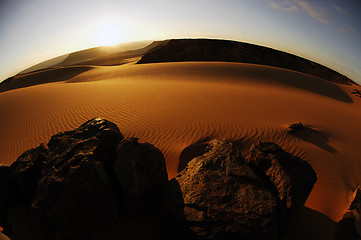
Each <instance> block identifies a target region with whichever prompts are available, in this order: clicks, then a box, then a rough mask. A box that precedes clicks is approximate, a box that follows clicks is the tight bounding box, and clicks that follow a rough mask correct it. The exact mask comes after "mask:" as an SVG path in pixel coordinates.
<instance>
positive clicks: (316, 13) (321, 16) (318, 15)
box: [295, 0, 331, 24]
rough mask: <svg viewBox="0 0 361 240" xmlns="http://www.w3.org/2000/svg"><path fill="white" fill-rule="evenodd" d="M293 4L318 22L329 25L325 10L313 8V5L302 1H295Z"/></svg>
mask: <svg viewBox="0 0 361 240" xmlns="http://www.w3.org/2000/svg"><path fill="white" fill-rule="evenodd" d="M295 3H296V4H298V5H299V6H300V7H301V8H303V9H304V10H305V11H306V12H307V13H308V15H310V16H311V17H313V18H315V19H317V20H318V21H320V22H322V23H326V24H329V23H331V21H330V18H329V14H328V12H327V11H326V10H325V9H322V8H319V7H317V6H314V5H313V4H311V3H309V2H306V1H303V0H295Z"/></svg>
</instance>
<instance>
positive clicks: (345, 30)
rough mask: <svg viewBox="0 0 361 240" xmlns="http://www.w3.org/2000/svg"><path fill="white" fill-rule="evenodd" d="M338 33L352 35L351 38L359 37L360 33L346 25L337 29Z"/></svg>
mask: <svg viewBox="0 0 361 240" xmlns="http://www.w3.org/2000/svg"><path fill="white" fill-rule="evenodd" d="M338 30H339V31H340V32H343V33H346V34H349V35H353V36H361V32H359V31H358V30H357V29H355V28H354V27H352V26H351V25H346V26H345V27H341V28H339V29H338Z"/></svg>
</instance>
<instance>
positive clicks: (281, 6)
mask: <svg viewBox="0 0 361 240" xmlns="http://www.w3.org/2000/svg"><path fill="white" fill-rule="evenodd" d="M269 6H270V7H271V8H273V9H278V10H282V11H287V12H296V11H298V7H297V6H296V5H294V4H292V3H290V2H289V1H288V0H284V1H280V2H275V1H273V0H271V1H269Z"/></svg>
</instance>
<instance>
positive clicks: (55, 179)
mask: <svg viewBox="0 0 361 240" xmlns="http://www.w3.org/2000/svg"><path fill="white" fill-rule="evenodd" d="M122 139H123V135H122V134H121V133H120V131H119V129H118V127H117V126H116V125H115V124H113V123H111V122H108V121H106V120H103V119H100V118H94V119H92V120H90V121H88V122H86V123H84V124H83V125H81V126H80V127H79V128H78V129H75V130H73V131H67V132H62V133H59V134H56V135H54V136H53V137H52V138H51V139H50V141H49V143H48V147H49V159H48V162H49V164H48V165H47V166H46V174H45V175H44V176H43V178H41V179H40V180H39V181H38V186H37V192H36V194H35V198H34V200H33V204H32V208H34V209H36V210H37V211H38V212H39V213H40V214H41V216H42V217H43V218H44V219H46V221H47V222H48V223H49V224H50V226H51V227H52V228H53V229H54V232H55V233H56V234H59V235H60V236H62V237H64V238H65V239H86V238H89V239H92V238H93V237H94V236H96V234H97V232H99V231H101V230H102V229H103V228H106V227H107V226H108V225H109V224H113V223H115V221H116V220H117V218H118V216H119V209H118V198H117V193H116V192H115V191H114V188H113V185H112V179H111V178H110V174H109V169H110V166H111V164H112V163H113V161H114V159H115V157H116V153H115V148H116V146H117V144H118V143H119V141H120V140H122Z"/></svg>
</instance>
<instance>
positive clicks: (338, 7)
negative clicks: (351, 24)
mask: <svg viewBox="0 0 361 240" xmlns="http://www.w3.org/2000/svg"><path fill="white" fill-rule="evenodd" d="M332 7H333V8H334V9H335V10H336V11H337V12H339V13H347V12H346V10H345V9H343V8H341V7H340V6H337V5H335V4H332Z"/></svg>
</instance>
